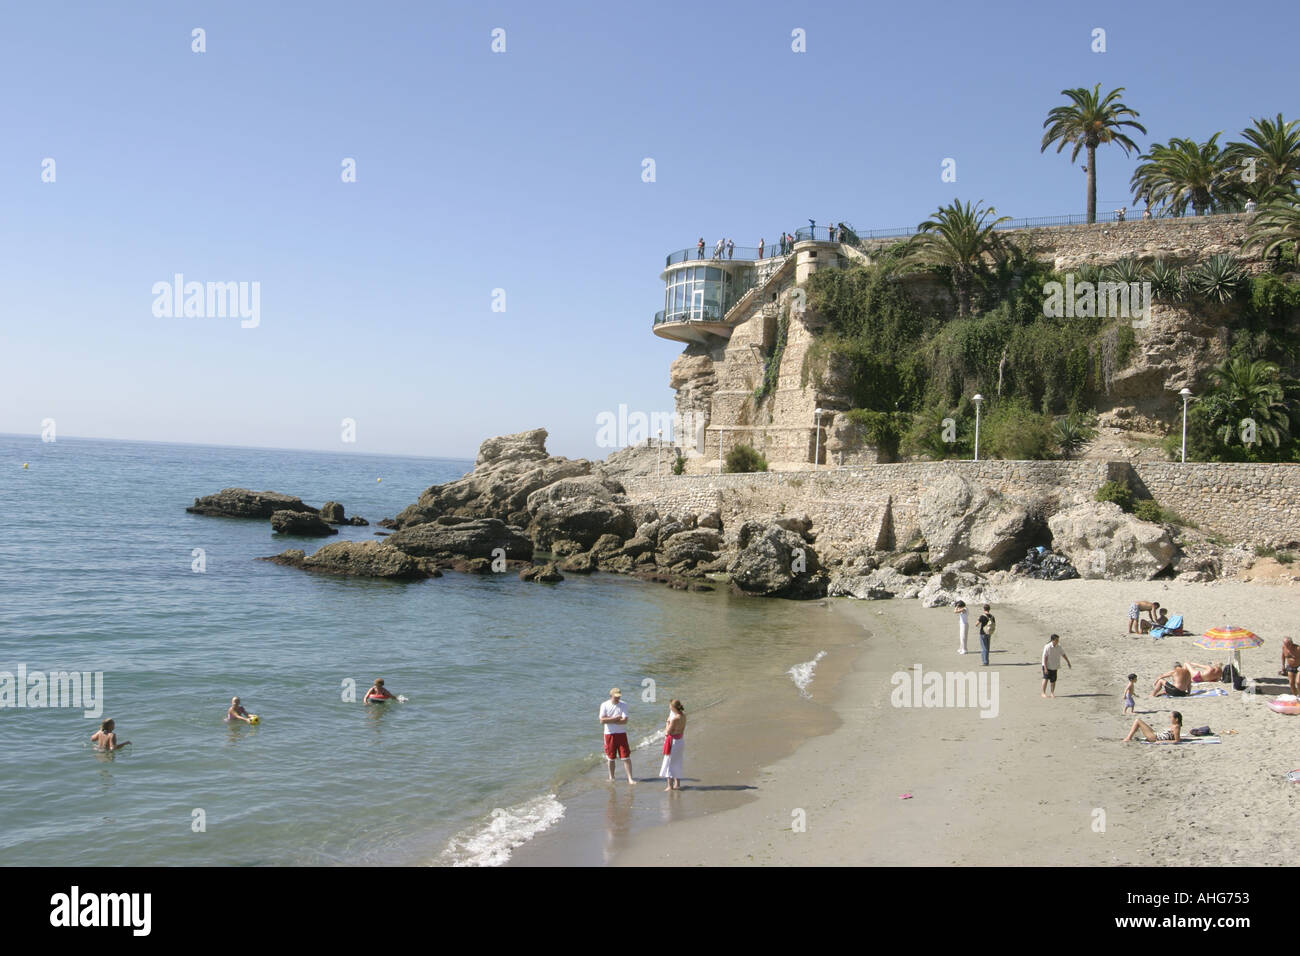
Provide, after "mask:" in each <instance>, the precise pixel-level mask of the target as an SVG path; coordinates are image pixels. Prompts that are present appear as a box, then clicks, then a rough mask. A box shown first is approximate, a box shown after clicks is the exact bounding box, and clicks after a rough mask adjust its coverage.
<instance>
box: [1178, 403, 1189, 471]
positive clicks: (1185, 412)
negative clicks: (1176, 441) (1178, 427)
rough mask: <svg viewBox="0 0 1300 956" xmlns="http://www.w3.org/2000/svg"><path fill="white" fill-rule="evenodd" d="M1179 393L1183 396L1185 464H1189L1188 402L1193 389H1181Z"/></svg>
mask: <svg viewBox="0 0 1300 956" xmlns="http://www.w3.org/2000/svg"><path fill="white" fill-rule="evenodd" d="M1178 394H1179V395H1181V396H1183V464H1187V403H1188V402H1190V401H1191V400H1192V390H1191V389H1190V388H1183V389H1179V391H1178Z"/></svg>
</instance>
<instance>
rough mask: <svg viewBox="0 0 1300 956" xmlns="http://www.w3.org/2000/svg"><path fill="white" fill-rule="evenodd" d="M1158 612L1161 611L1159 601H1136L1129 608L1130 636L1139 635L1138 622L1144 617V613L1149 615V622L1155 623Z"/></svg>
mask: <svg viewBox="0 0 1300 956" xmlns="http://www.w3.org/2000/svg"><path fill="white" fill-rule="evenodd" d="M1158 610H1160V602H1159V601H1134V602H1133V603H1132V604H1130V605H1129V606H1128V632H1129V633H1130V634H1137V633H1139V631H1138V620H1139V619H1140V618H1141V617H1142V612H1143V611H1146V613H1147V620H1149V621H1151V622H1152V623H1154V622H1155V619H1156V611H1158Z"/></svg>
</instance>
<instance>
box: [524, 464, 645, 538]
mask: <svg viewBox="0 0 1300 956" xmlns="http://www.w3.org/2000/svg"><path fill="white" fill-rule="evenodd" d="M527 509H528V515H529V524H528V531H529V534H530V535H531V536H532V539H533V543H534V544H535V545H536V546H537V548H538V549H539V550H542V551H554V552H555V553H556V554H574V553H577V552H580V551H586V550H587V549H588V548H590V547H591V546H592V545H593V544H595V543H596V541H597V539H599V538H600V537H601V536H603V535H607V534H612V535H616V536H618V537H619V538H629V537H631V536H632V534H633V532H634V531H635V530H636V528H635V526H634V525H633V523H632V507H631V505H630V504H628V501H627V496H626V495H625V494H624V493H623V486H622V485H620V484H619V483H618V482H616V481H614V480H612V479H609V478H599V477H595V476H584V477H574V478H562V479H560V480H559V481H555V482H552V483H550V484H548V485H547V486H546V487H545V488H540V489H538V490H537V491H534V492H533V493H532V494H530V495H529V496H528V499H527Z"/></svg>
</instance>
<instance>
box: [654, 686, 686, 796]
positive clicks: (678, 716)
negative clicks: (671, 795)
mask: <svg viewBox="0 0 1300 956" xmlns="http://www.w3.org/2000/svg"><path fill="white" fill-rule="evenodd" d="M685 733H686V708H685V707H683V706H682V702H681V701H680V700H677V699H675V698H674V700H673V702H672V703H671V704H669V705H668V723H666V724H664V762H663V764H662V766H660V767H659V776H661V777H664V778H666V779H667V780H668V786H666V787H664V790H665V791H668V790H680V789H682V761H683V760H684V759H685V757H686V741H685V740H684V739H683V736H684V735H685Z"/></svg>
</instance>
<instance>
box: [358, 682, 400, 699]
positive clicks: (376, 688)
mask: <svg viewBox="0 0 1300 956" xmlns="http://www.w3.org/2000/svg"><path fill="white" fill-rule="evenodd" d="M392 699H393V692H392V691H390V690H389V689H388V688H387V687H385V686H384V679H383V678H382V677H376V678H375V682H374V683H373V684H372V685H370V690H368V691H366V696H365V697H363V698H362V703H365V704H382V703H383V702H384V701H387V700H392Z"/></svg>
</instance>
